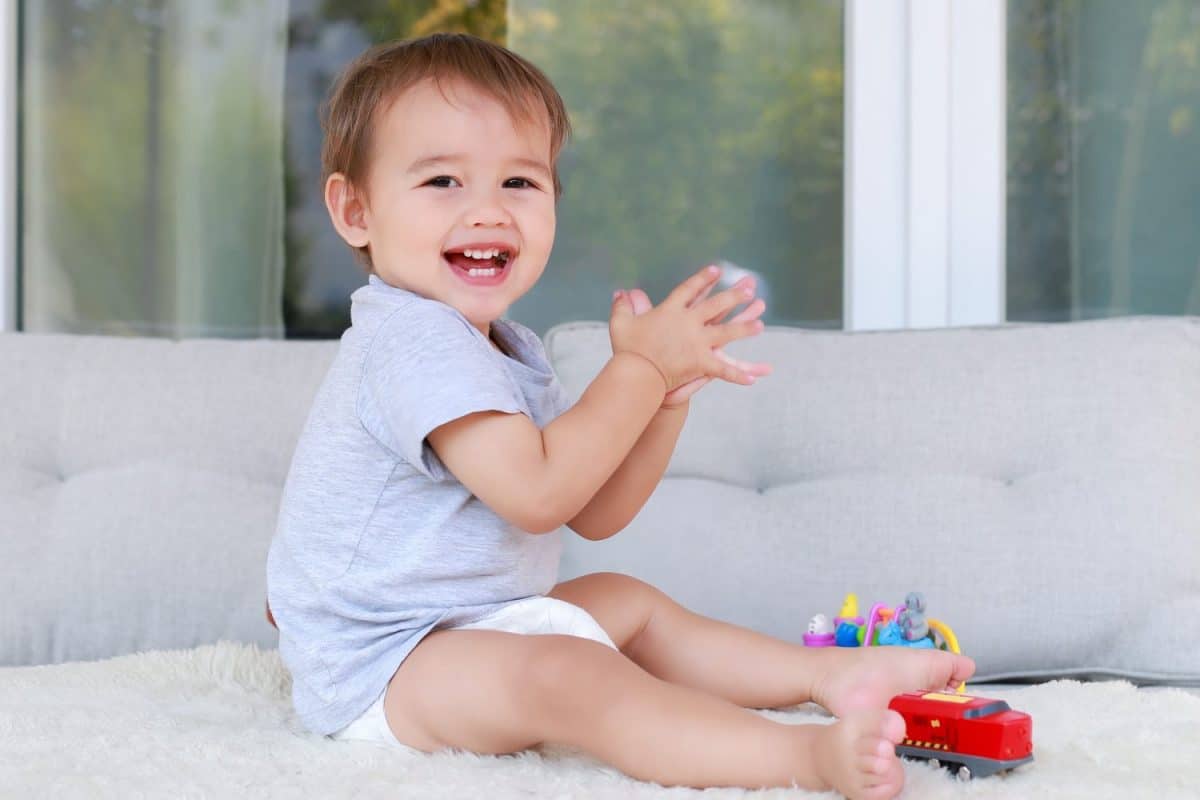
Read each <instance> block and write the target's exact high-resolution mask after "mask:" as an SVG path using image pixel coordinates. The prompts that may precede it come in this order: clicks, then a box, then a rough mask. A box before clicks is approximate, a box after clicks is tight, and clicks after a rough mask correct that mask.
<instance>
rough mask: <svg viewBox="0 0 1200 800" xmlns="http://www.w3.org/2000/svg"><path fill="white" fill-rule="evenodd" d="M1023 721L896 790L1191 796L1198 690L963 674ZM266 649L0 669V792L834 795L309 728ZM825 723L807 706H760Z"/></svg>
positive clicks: (558, 754) (955, 794)
mask: <svg viewBox="0 0 1200 800" xmlns="http://www.w3.org/2000/svg"><path fill="white" fill-rule="evenodd" d="M977 690H978V693H979V694H981V695H983V696H986V697H998V698H1002V699H1005V700H1008V701H1009V703H1010V704H1011V705H1012V706H1013V708H1016V709H1020V710H1022V711H1026V712H1028V713H1030V714H1031V715H1032V716H1033V720H1034V754H1035V757H1036V760H1035V762H1034V763H1033V764H1030V765H1027V766H1025V767H1022V768H1020V769H1018V770H1016V771H1014V772H1011V773H1009V774H1007V775H1003V776H994V777H990V778H985V779H980V780H975V781H971V782H962V781H958V780H956V779H955V778H952V777H950V776H948V774H947V773H945V772H944V771H940V770H936V769H934V768H933V767H930V766H929V765H927V764H924V763H917V762H911V763H907V764H906V767H905V769H906V771H907V782H906V785H905V789H904V793H903V795H902V796H903V797H906V798H932V800H938V799H939V798H1046V799H1047V800H1057V798H1153V799H1154V800H1172V799H1173V798H1200V693H1197V692H1196V691H1195V690H1181V689H1137V688H1135V687H1133V686H1131V685H1130V684H1128V683H1124V682H1118V681H1114V682H1104V683H1079V682H1075V681H1055V682H1052V683H1045V684H1041V685H1037V686H1029V687H1016V688H1014V687H987V686H980V687H978V689H977ZM289 692H290V679H289V677H288V675H287V672H286V671H285V670H284V668H283V665H282V663H281V662H280V660H279V655H278V652H277V651H274V650H262V649H260V648H258V647H255V646H253V645H243V644H234V643H229V642H222V643H219V644H217V645H212V646H206V647H198V648H195V649H192V650H180V651H157V652H147V653H138V654H136V655H132V656H123V657H120V658H114V659H109V660H106V661H96V662H86V663H85V662H76V663H68V664H57V665H49V666H39V667H8V668H4V669H0V796H2V797H5V798H8V797H21V798H24V797H55V798H74V797H79V798H99V797H114V798H115V797H120V798H129V797H173V798H178V797H189V798H190V797H238V798H241V797H322V798H324V797H355V798H374V797H379V798H443V797H445V798H488V800H492V799H493V798H495V799H496V800H506V799H507V798H521V800H527V799H528V798H541V797H545V798H569V797H594V798H622V799H624V798H689V797H693V796H694V797H700V796H701V795H702V794H703V796H704V798H706V800H707V799H708V798H711V799H712V800H718V799H724V798H746V797H755V798H759V797H761V798H785V797H786V798H833V797H836V795H834V794H832V793H813V792H805V791H800V790H794V789H792V790H789V789H769V790H760V791H743V790H740V789H709V790H706V791H704V792H700V791H698V790H693V789H685V788H678V787H675V788H664V787H661V786H657V785H655V784H650V783H644V782H639V781H635V780H632V779H630V778H627V777H625V776H624V775H621V774H620V773H618V772H617V771H616V770H613V769H611V768H608V767H606V766H604V765H602V764H600V763H598V762H596V761H594V760H592V759H590V758H587V757H586V756H584V755H582V754H580V753H577V752H573V751H569V750H565V749H561V748H549V747H547V748H542V749H539V750H537V751H528V752H524V753H520V754H518V755H514V756H503V757H479V756H474V755H470V754H462V753H442V754H438V755H424V754H421V753H417V752H415V751H398V750H394V749H388V748H385V747H381V746H378V745H373V744H369V743H365V742H335V741H333V740H330V739H326V738H323V737H318V736H314V735H312V734H310V733H308V732H306V731H305V730H303V728H302V727H301V726H300V725H299V723H298V721H297V720H296V718H295V716H294V714H293V713H292V710H291V705H290V700H289ZM762 713H764V714H766V715H767V716H769V717H771V718H773V719H778V720H782V721H785V722H789V723H804V722H817V723H826V722H828V721H829V718H828V717H827V716H826V715H824V714H823V713H821V712H820V711H819V710H818V709H816V708H815V707H813V706H800V707H797V708H795V709H789V710H786V711H769V712H762Z"/></svg>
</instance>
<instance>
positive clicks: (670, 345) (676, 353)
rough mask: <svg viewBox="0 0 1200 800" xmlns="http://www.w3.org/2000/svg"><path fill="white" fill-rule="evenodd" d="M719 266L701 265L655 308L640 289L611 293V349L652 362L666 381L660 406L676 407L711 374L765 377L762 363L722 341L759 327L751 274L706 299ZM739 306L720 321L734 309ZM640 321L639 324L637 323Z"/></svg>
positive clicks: (745, 379)
mask: <svg viewBox="0 0 1200 800" xmlns="http://www.w3.org/2000/svg"><path fill="white" fill-rule="evenodd" d="M720 275H721V273H720V269H718V268H716V267H705V268H704V269H703V270H701V271H700V272H697V273H696V274H695V275H693V276H692V277H690V278H688V279H687V280H686V281H684V282H683V283H681V284H680V285H679V286H677V287H676V288H675V289H674V290H673V291H672V292H671V293H670V295H668V296H667V298H666V299H665V300H664V301H663V302H662V303H660V304H659V305H658V306H654V305H653V304H652V303H651V302H650V298H649V297H648V296H647V295H646V293H645V292H644V291H642V290H641V289H630V290H620V291H618V292H616V293H614V295H613V310H612V318H611V319H610V321H609V335H610V337H611V339H612V343H613V353H614V354H616V353H618V352H621V351H622V350H628V351H631V352H635V353H637V354H638V355H640V356H643V357H645V358H648V359H649V360H650V361H652V362H653V363H654V364H655V366H656V367H658V368H659V371H660V372H662V373H663V377H664V379H665V380H666V382H667V393H666V396H665V397H664V398H663V402H662V407H663V408H671V407H676V406H681V405H683V404H685V403H687V402H688V400H690V398H691V396H692V395H694V394H695V393H696V392H698V391H699V390H700V389H701V388H702V387H703V386H704V385H705V384H707V383H708V382H709V381H711V380H712V379H713V378H721V379H722V380H726V381H729V382H731V383H740V384H743V385H749V384H752V383H754V381H755V380H756V379H757V378H759V377H762V376H764V375H769V374H770V372H771V365H770V364H767V363H759V362H749V361H741V360H739V359H735V358H733V357H731V356H729V355H728V354H727V353H726V352H725V351H724V349H723V345H725V344H727V343H728V342H730V341H733V340H734V339H741V338H747V337H749V336H755V335H757V334H758V333H760V332H761V331H762V322H761V321H759V317H760V316H762V314H763V312H764V311H765V310H766V304H765V303H764V302H763V300H762V298H756V297H754V290H755V283H754V278H753V277H745V278H742V279H741V280H739V281H737V282H736V283H735V284H734V285H733V286H731V287H730V288H729V289H726V290H725V291H723V292H720V293H718V294H716V295H714V296H712V297H709V294H710V293H711V292H712V290H713V288H714V287H715V286H716V284H717V280H718V279H719V278H720ZM746 302H749V305H747V306H746V307H745V308H744V309H742V310H741V311H740V312H738V313H737V314H735V315H734V316H733V317H731V318H729V319H725V317H726V316H728V315H729V314H730V313H731V312H732V311H733V309H734V308H736V307H737V306H739V305H741V304H743V303H746ZM639 323H642V324H639Z"/></svg>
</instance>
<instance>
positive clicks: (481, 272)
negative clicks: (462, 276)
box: [467, 267, 496, 278]
mask: <svg viewBox="0 0 1200 800" xmlns="http://www.w3.org/2000/svg"><path fill="white" fill-rule="evenodd" d="M467 274H468V275H470V276H471V277H472V278H477V277H481V276H482V277H485V278H486V277H491V276H492V275H495V274H496V268H495V267H492V268H490V269H476V268H475V267H471V268H470V269H469V270H467Z"/></svg>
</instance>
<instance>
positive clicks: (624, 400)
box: [428, 353, 665, 533]
mask: <svg viewBox="0 0 1200 800" xmlns="http://www.w3.org/2000/svg"><path fill="white" fill-rule="evenodd" d="M664 393H665V392H664V384H663V378H662V376H661V375H660V374H659V372H658V370H657V368H656V367H655V366H654V364H653V363H652V362H650V361H649V360H647V359H645V358H642V357H640V356H638V355H635V354H633V353H617V354H616V355H614V356H613V357H612V358H611V359H610V360H609V362H608V364H606V365H605V367H604V369H603V370H601V371H600V374H599V375H597V376H596V379H595V380H594V381H592V383H591V385H590V386H588V388H587V391H585V392H584V393H583V396H582V397H581V398H580V399H579V402H578V403H576V404H575V405H574V406H573V407H572V408H571V409H570V410H568V411H566V412H565V413H563V414H562V415H560V416H559V417H558V418H557V419H555V420H554V421H553V422H551V423H550V424H549V425H547V426H546V427H545V428H544V429H543V430H539V429H538V427H537V426H536V425H534V423H533V421H532V420H530V419H529V417H527V416H525V415H524V414H504V413H501V412H498V411H484V412H479V413H476V414H469V415H467V416H465V417H461V418H459V419H456V420H454V421H452V422H448V423H446V424H445V425H442V426H440V427H438V428H435V429H434V430H433V431H431V432H430V434H429V437H428V438H429V444H430V446H432V447H433V449H434V451H435V452H436V453H437V454H438V457H439V458H440V459H441V460H442V463H444V464H445V465H446V467H447V468H448V469H449V470H450V472H452V473H453V474H454V475H455V477H457V478H458V479H459V480H460V481H462V483H463V485H465V486H466V487H467V488H468V489H470V490H471V492H472V494H474V495H475V496H476V497H478V498H479V499H480V500H482V501H483V502H484V503H486V504H487V505H488V506H489V507H490V508H491V509H492V510H493V511H495V512H496V513H497V514H499V515H500V516H502V517H504V518H505V519H507V520H509V521H510V522H512V523H513V524H514V525H516V526H518V527H520V528H521V529H523V530H526V531H529V532H530V533H547V532H549V531H553V530H556V529H557V528H558V527H560V526H561V525H563V524H565V523H566V521H567V520H569V519H571V518H572V517H574V516H575V515H576V514H577V513H578V512H579V510H580V509H581V508H583V506H584V505H585V504H586V503H587V501H588V500H589V499H590V498H591V497H592V495H594V494H595V493H596V491H597V490H598V489H599V488H600V486H601V485H602V484H603V483H604V482H605V481H606V480H607V479H608V477H609V476H610V475H611V474H612V473H613V471H614V470H616V468H617V466H618V465H620V463H621V461H622V460H623V459H624V458H625V456H626V454H627V453H629V451H630V450H631V449H632V448H633V445H634V443H635V442H636V441H637V439H638V437H639V436H640V435H641V433H642V431H643V430H644V429H645V427H646V424H647V423H648V422H649V421H650V418H651V417H653V416H654V414H655V412H656V411H658V407H659V404H660V403H662V399H663V395H664Z"/></svg>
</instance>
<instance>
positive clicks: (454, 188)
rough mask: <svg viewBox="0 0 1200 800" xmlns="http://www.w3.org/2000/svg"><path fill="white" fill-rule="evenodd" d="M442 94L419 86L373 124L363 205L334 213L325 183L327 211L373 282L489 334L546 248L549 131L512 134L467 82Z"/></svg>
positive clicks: (492, 103)
mask: <svg viewBox="0 0 1200 800" xmlns="http://www.w3.org/2000/svg"><path fill="white" fill-rule="evenodd" d="M442 88H443V89H444V90H445V92H446V96H443V95H442V93H441V91H439V89H438V87H437V86H436V85H435V84H434V83H433V82H432V81H430V80H425V81H422V82H419V83H417V84H415V85H414V86H413V87H411V88H410V89H408V90H407V91H405V92H404V93H403V94H401V95H400V96H399V97H398V98H397V99H396V100H395V102H393V103H392V105H391V107H390V108H388V109H387V110H386V111H385V112H384V113H382V114H380V115H379V117H378V119H377V120H376V122H375V133H374V136H373V141H374V143H373V152H372V154H371V165H370V170H369V173H368V178H367V186H366V187H365V189H366V196H365V197H361V196H359V198H358V199H357V200H355V199H354V198H353V190H349V191H344V192H343V194H342V197H343V202H342V203H341V205H340V206H339V204H338V192H337V190H336V187H334V186H333V184H334V183H335V182H336V181H337V180H338V179H339V178H340V176H339V175H333V176H331V177H330V183H328V184H327V186H326V202H327V204H329V206H330V213H331V215H333V216H334V224H335V226H336V227H337V228H338V232H339V233H341V234H342V236H343V238H345V239H346V240H347V242H349V243H350V244H351V245H352V246H355V247H360V246H364V245H365V246H366V247H368V248H369V250H370V254H371V262H372V265H373V267H374V271H375V273H376V274H377V275H378V276H379V277H380V278H381V279H382V280H383V281H385V282H386V283H389V284H391V285H392V286H396V287H399V288H402V289H408V290H409V291H412V292H416V293H417V294H420V295H423V296H424V297H428V298H430V299H433V300H439V301H441V302H443V303H446V304H447V305H449V306H452V307H454V308H456V309H457V310H458V311H459V312H461V313H462V314H463V316H465V317H466V318H467V319H468V320H469V321H470V322H471V324H472V325H474V326H475V327H476V328H478V329H479V330H480V331H482V332H483V333H484V334H485V335H487V333H488V331H489V327H490V325H491V322H492V320H495V319H497V318H499V317H501V316H503V315H504V313H505V312H506V311H507V310H508V308H509V306H511V305H512V304H513V303H514V302H515V301H516V300H517V299H518V298H519V297H521V296H522V295H523V294H525V292H527V291H529V289H530V287H532V286H533V284H534V283H535V282H536V281H537V279H538V278H539V277H540V276H541V274H542V270H543V269H544V268H545V266H546V261H547V259H548V258H549V257H550V250H551V247H552V246H553V244H554V226H555V208H554V201H555V196H554V179H553V176H552V174H551V172H550V169H551V165H550V130H549V126H548V125H547V124H546V123H545V122H544V120H543V121H541V122H539V123H538V124H537V125H533V124H530V125H527V126H522V125H520V123H518V122H517V121H514V120H513V119H512V118H510V117H509V115H508V113H507V112H506V111H505V109H504V107H503V106H502V105H501V104H500V103H499V102H498V101H496V100H495V99H493V98H492V97H490V96H489V95H486V94H484V93H482V92H480V91H478V90H476V89H474V88H473V87H471V86H469V85H467V84H464V83H461V82H457V83H449V82H445V83H443V85H442ZM342 180H343V182H344V179H342ZM331 187H332V188H333V192H332V196H331ZM343 189H344V190H346V189H348V187H343ZM347 197H349V198H350V199H345V198H347ZM356 203H357V206H356V205H355V204H356ZM335 206H338V207H336V208H335ZM480 251H483V252H482V253H481V252H480ZM490 251H500V253H498V254H495V255H492V257H488V256H489V253H490ZM505 253H506V254H507V256H506V255H505ZM480 255H482V256H483V258H479V257H478V256H480ZM472 256H474V258H473V257H472Z"/></svg>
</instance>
